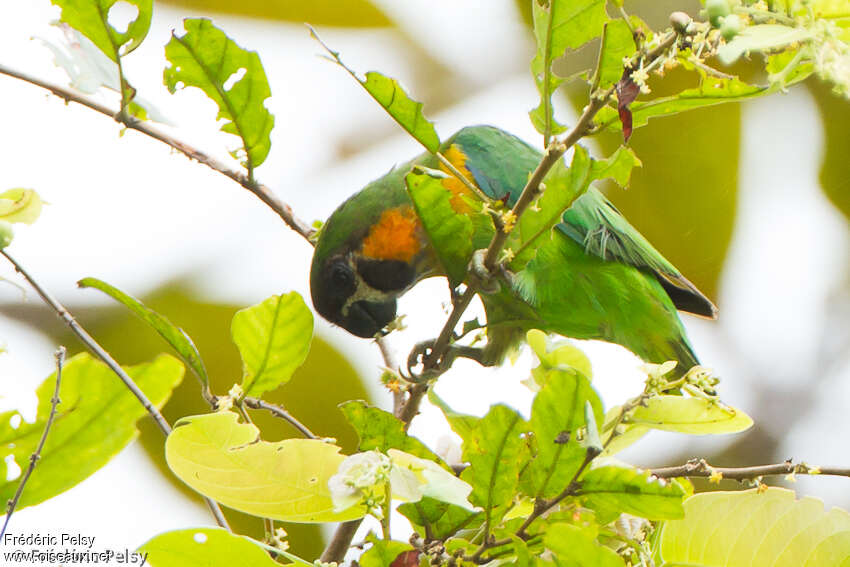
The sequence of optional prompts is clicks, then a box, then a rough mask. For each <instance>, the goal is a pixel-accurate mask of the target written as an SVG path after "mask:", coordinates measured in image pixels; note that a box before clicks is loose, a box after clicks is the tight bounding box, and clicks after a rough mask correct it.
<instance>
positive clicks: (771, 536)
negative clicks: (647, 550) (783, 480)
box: [660, 487, 850, 567]
mask: <svg viewBox="0 0 850 567" xmlns="http://www.w3.org/2000/svg"><path fill="white" fill-rule="evenodd" d="M660 547H661V555H662V556H663V558H664V561H666V563H665V565H693V566H695V567H715V566H717V567H720V566H722V565H758V566H759V567H780V566H782V567H785V566H788V567H791V566H793V567H819V566H826V565H836V566H837V565H848V564H850V514H848V513H847V512H845V511H844V510H841V509H838V508H832V509H831V510H828V511H827V510H825V509H824V506H823V502H821V501H820V500H817V499H814V498H803V499H802V500H795V499H794V492H792V491H790V490H786V489H783V488H776V487H771V488H768V489H767V491H766V492H764V493H759V491H758V490H757V489H753V490H746V491H738V492H708V493H703V494H696V495H694V496H692V497H690V498H688V499H687V500H686V501H685V517H684V519H682V520H675V521H669V522H666V523H665V524H664V527H663V529H662V532H661V541H660Z"/></svg>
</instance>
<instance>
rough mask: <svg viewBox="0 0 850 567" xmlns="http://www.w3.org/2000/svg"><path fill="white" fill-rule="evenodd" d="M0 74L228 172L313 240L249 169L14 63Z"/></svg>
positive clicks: (305, 226) (307, 227) (310, 230)
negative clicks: (72, 103)
mask: <svg viewBox="0 0 850 567" xmlns="http://www.w3.org/2000/svg"><path fill="white" fill-rule="evenodd" d="M0 74H2V75H7V76H9V77H14V78H16V79H20V80H22V81H25V82H27V83H30V84H32V85H35V86H37V87H41V88H43V89H46V90H48V91H50V92H51V93H53V94H54V95H56V96H58V97H60V98H62V99H64V100H65V102H76V103H77V104H80V105H82V106H85V107H86V108H89V109H91V110H94V111H95V112H99V113H100V114H103V115H104V116H108V117H110V118H112V119H113V120H115V121H116V122H118V123H119V124H122V125H124V126H126V127H127V128H129V129H131V130H136V131H137V132H141V133H142V134H145V135H147V136H150V137H151V138H154V139H155V140H159V141H160V142H162V143H164V144H166V145H168V146H170V147H172V148H174V149H175V150H177V151H178V152H180V153H182V154H183V155H185V156H186V157H188V158H189V159H193V160H196V161H198V162H200V163H202V164H204V165H206V166H207V167H209V168H211V169H213V170H215V171H217V172H218V173H221V174H223V175H226V176H227V177H229V178H230V179H232V180H233V181H235V182H236V183H238V184H239V185H241V186H242V187H244V188H245V189H247V190H248V191H250V192H251V193H253V194H254V195H256V196H257V197H258V198H259V199H260V200H261V201H262V202H263V203H265V204H266V205H267V206H268V207H269V208H271V209H272V210H273V211H274V212H275V213H277V214H278V216H280V218H281V219H283V222H285V223H286V224H287V225H288V226H289V227H290V228H291V229H292V230H294V231H295V232H297V233H298V234H300V235H301V236H302V237H304V239H306V240H307V241H308V242H310V240H309V238H310V236H312V235H313V233H314V232H315V230H314V229H313V228H312V227H311V226H310V225H309V224H308V223H306V222H304V221H303V220H301V219H299V218H298V217H297V216H295V213H294V212H293V210H292V207H290V206H289V205H288V204H287V203H285V202H283V201H281V200H280V199H278V197H277V196H276V195H275V194H274V192H273V191H272V190H271V189H269V188H268V187H266V186H265V185H263V184H262V183H257V182H256V181H253V180H252V179H251V177H250V176H249V175H248V174H246V173H245V172H243V171H241V170H237V169H233V168H231V167H230V166H228V165H227V164H225V163H224V162H222V161H220V160H217V159H215V158H214V157H212V156H210V155H207V154H206V153H204V152H202V151H201V150H199V149H197V148H195V147H193V146H191V145H189V144H187V143H186V142H183V141H181V140H178V139H177V138H175V137H173V136H171V135H169V134H166V133H165V132H163V131H161V130H159V129H157V128H155V127H154V126H152V125H151V124H150V123H149V122H142V121H139V120H138V119H136V118H134V117H132V116H129V115H127V113H124V112H115V111H114V110H113V109H111V108H109V107H108V106H106V105H103V104H101V103H99V102H97V101H95V100H93V99H92V98H89V97H87V96H84V95H81V94H79V93H77V92H74V91H73V90H72V89H70V88H66V87H62V86H59V85H56V84H53V83H50V82H48V81H44V80H42V79H39V78H37V77H33V76H31V75H28V74H27V73H24V72H22V71H18V70H16V69H12V68H10V67H6V66H5V65H0Z"/></svg>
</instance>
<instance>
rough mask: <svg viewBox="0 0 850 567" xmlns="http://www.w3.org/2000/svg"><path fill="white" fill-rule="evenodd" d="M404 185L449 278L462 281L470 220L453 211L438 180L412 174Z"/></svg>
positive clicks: (468, 249)
mask: <svg viewBox="0 0 850 567" xmlns="http://www.w3.org/2000/svg"><path fill="white" fill-rule="evenodd" d="M405 182H406V184H407V192H408V194H409V195H410V199H411V200H412V201H413V206H414V208H415V209H416V214H417V215H418V216H419V219H420V220H421V221H422V226H423V227H424V228H425V232H426V233H427V234H428V238H429V240H430V241H431V244H432V245H433V247H434V250H436V252H437V256H438V258H439V260H440V263H441V264H442V265H443V267H444V268H445V270H446V273H447V274H448V276H449V279H450V280H451V281H454V282H461V281H463V280H464V278H465V277H466V268H467V265H468V264H469V259H470V258H471V257H472V252H473V250H472V234H473V226H472V221H471V220H470V218H469V217H468V216H466V215H464V214H462V213H459V212H457V211H455V210H454V209H453V208H452V205H451V201H450V199H451V197H452V193H451V192H450V191H449V190H448V189H446V188H445V187H444V186H443V184H442V179H441V178H440V177H436V176H433V175H430V174H428V173H415V172H411V173H409V174H407V176H406V177H405Z"/></svg>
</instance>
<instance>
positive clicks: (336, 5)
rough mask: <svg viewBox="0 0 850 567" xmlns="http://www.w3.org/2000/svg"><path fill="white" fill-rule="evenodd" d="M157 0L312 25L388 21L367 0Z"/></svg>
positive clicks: (193, 8) (345, 25) (384, 23)
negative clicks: (273, 0) (239, 0)
mask: <svg viewBox="0 0 850 567" xmlns="http://www.w3.org/2000/svg"><path fill="white" fill-rule="evenodd" d="M158 3H159V4H170V5H172V6H179V7H180V8H182V9H184V10H185V11H186V12H188V13H197V12H199V11H207V12H218V13H220V14H229V15H234V16H242V17H249V18H261V19H263V20H278V21H281V22H291V23H295V24H298V25H301V24H303V23H304V22H310V23H311V24H312V25H314V26H338V27H343V28H386V27H391V26H392V21H391V20H390V19H389V18H388V17H387V15H386V14H384V12H382V11H381V9H380V8H379V7H378V6H376V5H375V4H374V3H373V2H370V1H369V0H345V2H340V1H339V0H289V1H287V2H285V3H283V2H268V1H267V0H243V1H241V2H233V0H160V1H159V2H158Z"/></svg>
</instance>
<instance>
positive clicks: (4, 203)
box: [0, 189, 43, 224]
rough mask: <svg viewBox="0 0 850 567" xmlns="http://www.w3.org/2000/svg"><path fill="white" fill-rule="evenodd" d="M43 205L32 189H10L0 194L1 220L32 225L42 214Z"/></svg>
mask: <svg viewBox="0 0 850 567" xmlns="http://www.w3.org/2000/svg"><path fill="white" fill-rule="evenodd" d="M42 204H43V202H42V200H41V197H39V196H38V193H36V192H35V191H33V190H32V189H9V190H8V191H4V192H3V193H0V220H4V221H6V222H22V223H26V224H32V223H34V222H35V220H36V219H37V218H38V216H39V215H40V214H41V205H42Z"/></svg>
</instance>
